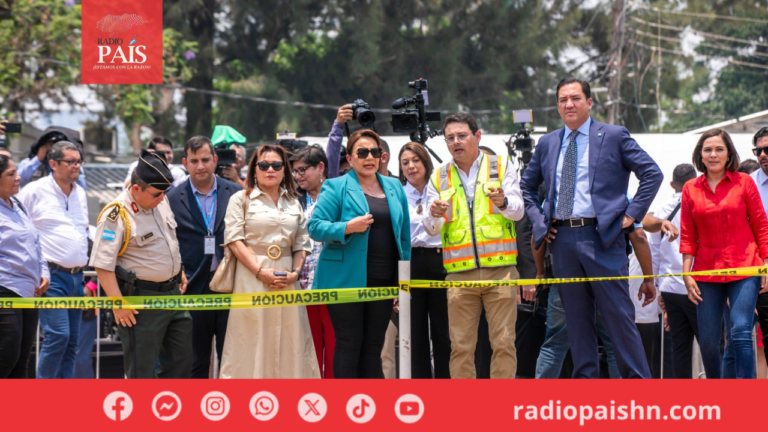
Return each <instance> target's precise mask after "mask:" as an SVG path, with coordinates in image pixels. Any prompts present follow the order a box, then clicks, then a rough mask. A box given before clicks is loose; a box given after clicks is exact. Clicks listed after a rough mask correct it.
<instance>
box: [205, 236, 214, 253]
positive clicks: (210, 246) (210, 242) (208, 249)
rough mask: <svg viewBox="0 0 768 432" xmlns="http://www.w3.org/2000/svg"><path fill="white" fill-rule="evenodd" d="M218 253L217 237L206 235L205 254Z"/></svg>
mask: <svg viewBox="0 0 768 432" xmlns="http://www.w3.org/2000/svg"><path fill="white" fill-rule="evenodd" d="M215 253H216V237H214V236H205V254H206V255H213V254H215Z"/></svg>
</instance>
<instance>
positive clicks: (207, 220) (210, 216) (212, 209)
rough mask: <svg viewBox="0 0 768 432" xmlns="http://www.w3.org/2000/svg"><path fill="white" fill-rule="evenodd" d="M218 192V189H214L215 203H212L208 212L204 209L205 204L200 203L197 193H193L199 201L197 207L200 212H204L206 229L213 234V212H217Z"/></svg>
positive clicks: (209, 233)
mask: <svg viewBox="0 0 768 432" xmlns="http://www.w3.org/2000/svg"><path fill="white" fill-rule="evenodd" d="M218 193H219V191H218V190H215V191H213V203H211V207H210V208H209V209H208V214H206V213H205V211H204V210H203V205H202V204H200V198H198V197H197V194H196V193H193V194H192V195H194V196H195V201H197V207H198V208H200V213H202V214H203V222H205V229H207V230H208V235H211V222H213V213H215V212H216V194H218Z"/></svg>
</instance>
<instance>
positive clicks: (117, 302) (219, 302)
mask: <svg viewBox="0 0 768 432" xmlns="http://www.w3.org/2000/svg"><path fill="white" fill-rule="evenodd" d="M673 276H768V266H758V267H742V268H735V269H722V270H710V271H699V272H688V273H671V274H663V275H654V276H613V277H595V278H572V279H565V278H553V279H515V280H487V281H456V282H451V281H426V280H413V281H410V282H409V281H399V287H377V288H336V289H320V290H309V291H301V290H295V291H294V290H291V291H270V292H264V293H240V294H209V295H194V296H193V295H172V296H136V297H97V298H94V297H43V298H4V299H0V309H2V308H15V309H94V308H95V309H112V308H115V309H138V310H141V309H165V310H220V309H255V308H272V307H287V306H313V305H323V304H340V303H357V302H364V301H376V300H392V299H395V298H397V297H398V295H399V292H400V291H405V292H408V293H410V291H411V288H481V287H489V286H518V285H539V284H543V285H554V284H567V283H573V282H601V281H615V280H629V279H645V278H661V277H673Z"/></svg>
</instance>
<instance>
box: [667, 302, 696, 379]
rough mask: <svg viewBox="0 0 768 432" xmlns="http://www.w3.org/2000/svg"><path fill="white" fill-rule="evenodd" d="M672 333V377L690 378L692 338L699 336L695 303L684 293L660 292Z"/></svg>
mask: <svg viewBox="0 0 768 432" xmlns="http://www.w3.org/2000/svg"><path fill="white" fill-rule="evenodd" d="M661 298H662V299H664V307H665V309H666V310H667V322H668V323H669V329H670V332H671V333H672V371H673V377H674V378H688V379H690V378H692V377H693V369H692V367H693V366H692V357H693V338H694V337H696V338H697V339H698V338H699V321H698V319H697V318H696V305H694V304H693V303H692V302H691V301H690V300H689V299H688V296H687V295H685V294H672V293H666V292H662V293H661Z"/></svg>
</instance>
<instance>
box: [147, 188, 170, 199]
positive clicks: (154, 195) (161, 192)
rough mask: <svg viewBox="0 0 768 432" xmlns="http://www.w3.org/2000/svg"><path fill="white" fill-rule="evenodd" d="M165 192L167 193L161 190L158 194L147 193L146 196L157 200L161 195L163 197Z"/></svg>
mask: <svg viewBox="0 0 768 432" xmlns="http://www.w3.org/2000/svg"><path fill="white" fill-rule="evenodd" d="M144 192H147V191H146V189H145V190H144ZM166 192H167V191H164V190H163V191H160V192H158V193H149V192H147V193H148V194H149V196H151V197H152V198H154V199H158V198H160V197H161V196H162V195H164V194H165V193H166Z"/></svg>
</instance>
